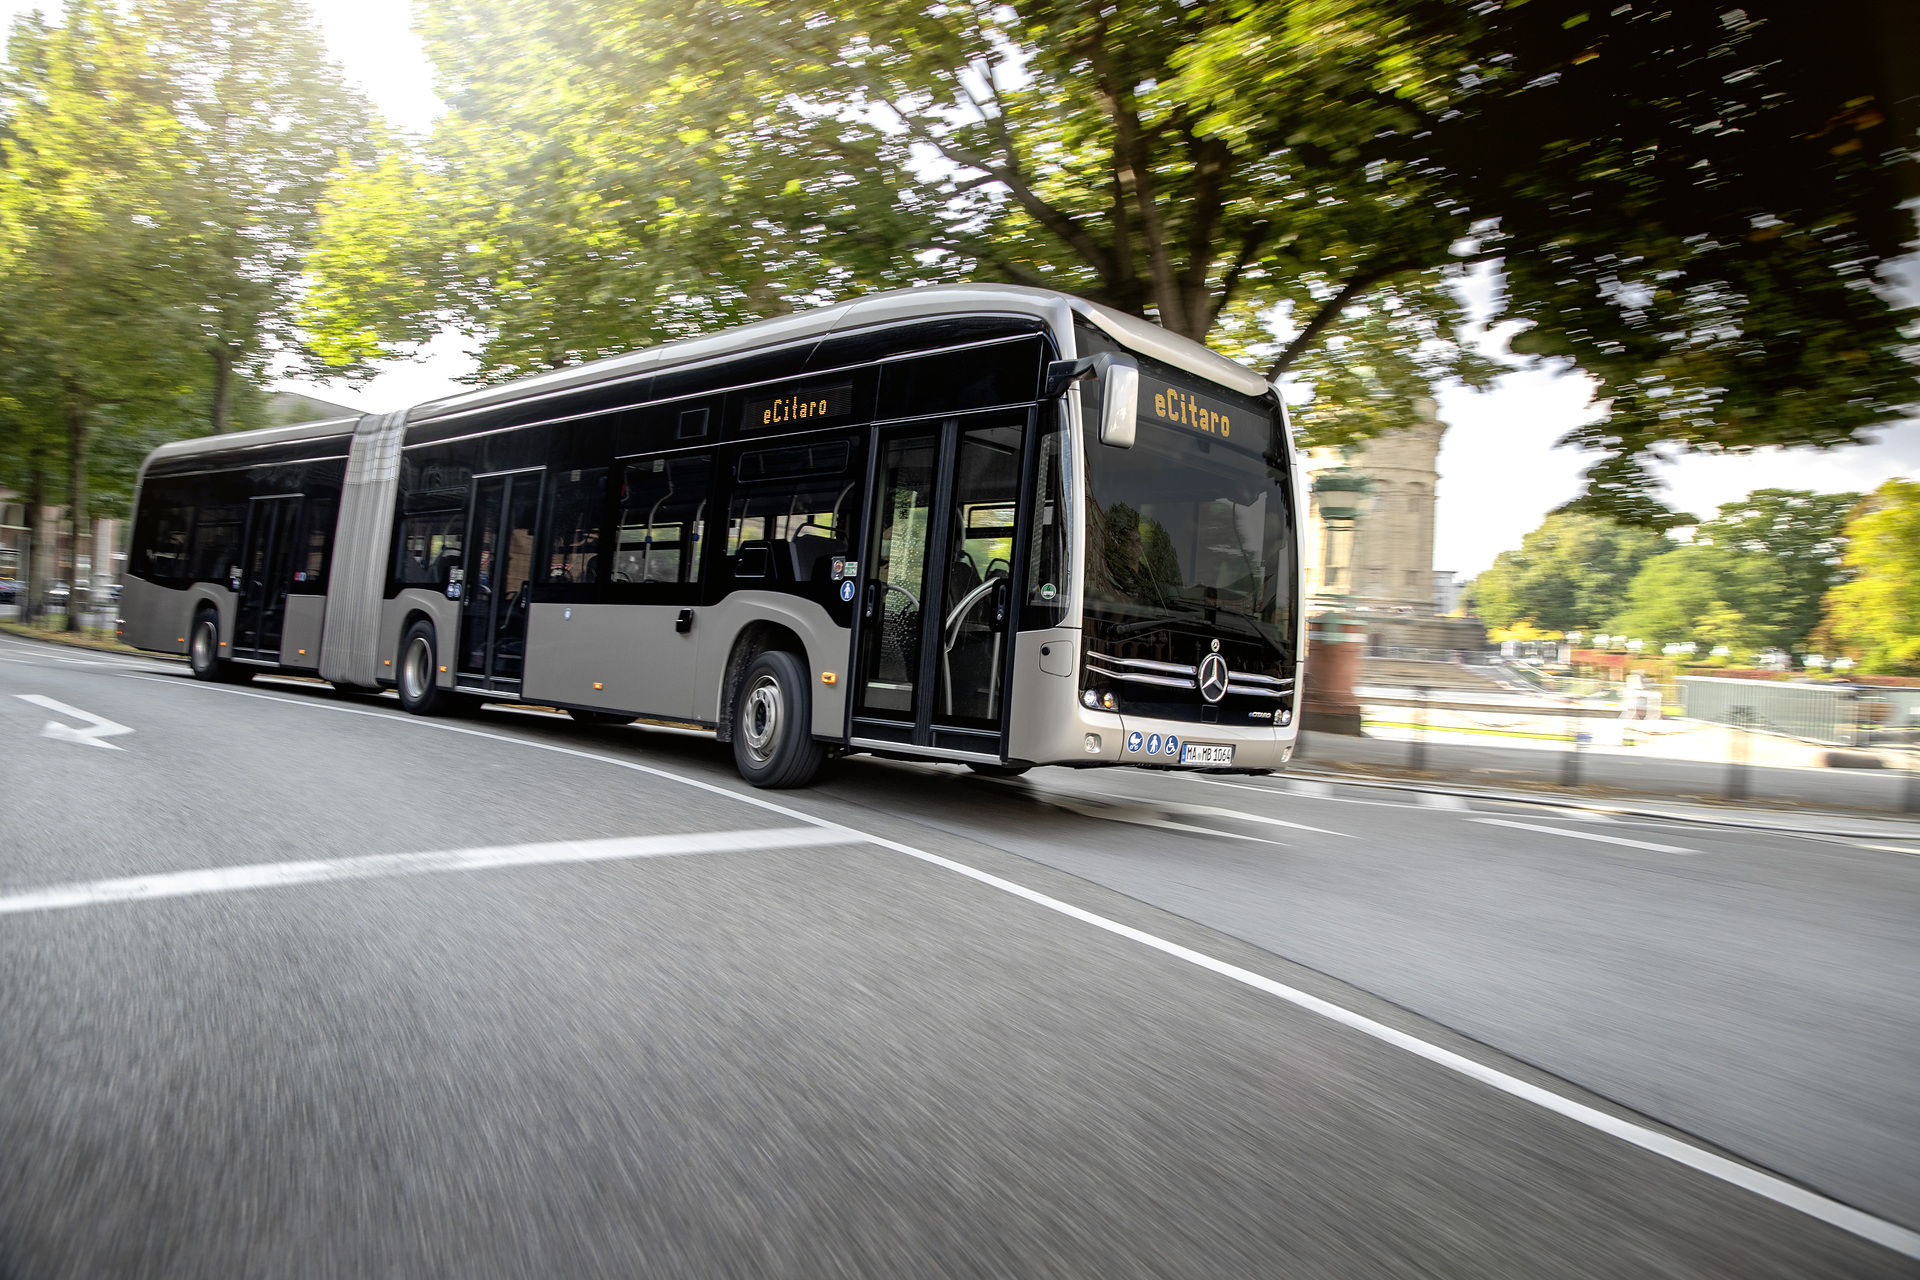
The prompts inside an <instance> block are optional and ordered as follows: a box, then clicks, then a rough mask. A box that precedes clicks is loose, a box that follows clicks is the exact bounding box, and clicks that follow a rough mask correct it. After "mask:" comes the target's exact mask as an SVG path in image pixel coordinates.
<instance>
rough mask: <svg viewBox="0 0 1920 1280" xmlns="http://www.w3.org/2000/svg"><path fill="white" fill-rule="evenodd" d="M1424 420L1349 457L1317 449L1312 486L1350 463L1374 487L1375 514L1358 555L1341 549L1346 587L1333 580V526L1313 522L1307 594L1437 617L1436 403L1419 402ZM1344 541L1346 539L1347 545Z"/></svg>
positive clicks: (1357, 542)
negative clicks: (1330, 551)
mask: <svg viewBox="0 0 1920 1280" xmlns="http://www.w3.org/2000/svg"><path fill="white" fill-rule="evenodd" d="M1414 408H1415V412H1416V413H1417V414H1418V415H1419V421H1418V422H1416V423H1415V424H1414V425H1413V426H1411V427H1408V428H1406V429H1405V430H1402V431H1389V432H1387V433H1386V434H1385V435H1381V436H1376V437H1375V438H1374V439H1372V440H1369V441H1367V442H1366V443H1364V444H1362V445H1359V446H1357V447H1356V448H1354V449H1351V450H1349V451H1348V452H1347V453H1346V455H1345V457H1344V458H1343V457H1342V454H1341V451H1340V450H1338V449H1315V450H1313V451H1312V453H1310V454H1309V455H1308V457H1307V475H1308V478H1309V482H1311V480H1312V479H1313V478H1314V477H1316V476H1318V475H1319V473H1320V472H1322V471H1325V470H1327V469H1329V468H1331V467H1337V466H1340V465H1341V463H1342V462H1343V461H1344V462H1345V463H1346V465H1348V466H1350V467H1352V468H1353V469H1354V470H1356V471H1359V472H1362V473H1364V474H1365V475H1367V476H1369V477H1371V478H1372V480H1373V507H1372V509H1371V510H1370V511H1368V512H1367V514H1366V515H1365V516H1363V517H1362V518H1361V519H1360V521H1359V525H1358V528H1357V529H1356V530H1355V532H1354V535H1353V538H1352V548H1351V552H1350V553H1348V554H1346V555H1342V554H1340V553H1342V552H1344V551H1345V550H1346V548H1345V547H1344V546H1342V545H1341V544H1340V543H1336V544H1335V552H1336V564H1335V566H1334V567H1335V570H1336V572H1337V571H1338V569H1339V568H1340V566H1339V565H1338V563H1337V561H1338V560H1340V559H1345V560H1346V561H1347V566H1348V570H1347V572H1346V573H1345V574H1344V575H1343V577H1342V580H1340V581H1336V582H1333V583H1329V582H1328V581H1327V571H1328V564H1327V527H1326V524H1325V522H1324V521H1322V520H1321V519H1320V518H1319V516H1318V515H1317V514H1316V515H1315V516H1314V518H1313V519H1312V520H1311V521H1309V528H1308V544H1307V551H1308V554H1309V556H1310V557H1311V558H1310V559H1309V560H1308V562H1307V565H1308V567H1307V590H1308V593H1309V595H1310V596H1318V595H1323V594H1329V593H1338V594H1341V595H1345V596H1347V597H1349V598H1350V599H1351V600H1352V602H1353V603H1354V604H1355V605H1358V606H1362V607H1365V608H1368V609H1374V610H1382V611H1390V612H1396V613H1412V614H1428V615H1431V614H1432V613H1434V611H1435V610H1434V574H1433V513H1434V486H1435V485H1436V484H1437V483H1438V481H1439V479H1440V472H1439V457H1440V437H1441V435H1442V434H1443V433H1444V432H1445V431H1446V429H1447V428H1446V424H1445V423H1443V422H1441V421H1440V419H1439V417H1438V416H1437V406H1436V405H1435V404H1434V403H1433V401H1431V400H1428V399H1425V398H1422V399H1419V400H1416V401H1415V402H1414ZM1344 541H1345V539H1344V538H1343V539H1341V540H1340V542H1341V543H1343V542H1344Z"/></svg>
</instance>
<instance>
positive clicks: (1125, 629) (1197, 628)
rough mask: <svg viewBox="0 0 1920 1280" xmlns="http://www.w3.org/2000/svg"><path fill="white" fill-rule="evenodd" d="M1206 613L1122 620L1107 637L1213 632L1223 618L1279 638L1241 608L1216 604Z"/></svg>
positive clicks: (1258, 634) (1260, 634) (1270, 638)
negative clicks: (1174, 632)
mask: <svg viewBox="0 0 1920 1280" xmlns="http://www.w3.org/2000/svg"><path fill="white" fill-rule="evenodd" d="M1206 614H1207V616H1206V617H1194V616H1191V615H1189V616H1186V617H1167V618H1143V619H1141V620H1140V621H1138V622H1122V623H1119V624H1117V625H1115V626H1112V627H1109V628H1108V629H1107V637H1108V639H1112V640H1125V639H1127V638H1129V637H1131V636H1139V635H1145V634H1147V633H1148V632H1150V631H1189V632H1194V633H1196V634H1199V635H1207V636H1210V635H1213V634H1214V633H1215V632H1217V631H1219V629H1220V623H1221V622H1222V621H1223V620H1229V619H1230V620H1231V621H1232V622H1233V623H1235V624H1237V625H1236V626H1234V628H1233V629H1234V630H1240V629H1242V628H1244V629H1246V630H1248V631H1250V632H1252V633H1253V635H1254V636H1255V637H1257V638H1259V639H1261V640H1265V641H1267V642H1269V643H1274V642H1275V637H1273V636H1270V635H1269V634H1268V633H1267V628H1266V627H1264V626H1263V625H1261V623H1260V622H1259V621H1258V620H1257V619H1255V618H1253V617H1251V616H1250V615H1248V614H1246V613H1243V612H1242V611H1240V610H1238V609H1230V608H1225V607H1222V606H1218V605H1216V606H1215V607H1213V608H1211V609H1208V610H1206Z"/></svg>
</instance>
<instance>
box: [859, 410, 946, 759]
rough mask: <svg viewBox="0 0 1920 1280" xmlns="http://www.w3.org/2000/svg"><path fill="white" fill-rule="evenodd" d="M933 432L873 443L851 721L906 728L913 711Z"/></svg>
mask: <svg viewBox="0 0 1920 1280" xmlns="http://www.w3.org/2000/svg"><path fill="white" fill-rule="evenodd" d="M940 439H941V437H940V433H938V432H935V433H931V434H921V433H914V434H889V435H883V436H882V437H881V438H880V444H879V452H878V455H877V458H876V461H875V465H874V496H873V516H872V519H871V520H869V521H868V523H867V527H868V528H869V529H871V530H873V534H872V536H871V538H870V539H869V540H868V551H867V560H868V563H867V565H866V573H865V575H864V578H865V582H864V587H863V590H864V593H865V599H864V601H863V603H862V605H861V613H862V623H863V625H862V628H861V641H860V647H861V650H862V652H861V655H860V669H859V670H860V688H859V689H858V690H857V691H856V700H855V702H854V707H855V711H854V714H855V715H856V716H864V717H870V718H872V719H876V720H890V721H897V722H904V723H905V724H907V725H911V724H913V723H914V721H915V719H916V717H917V714H918V712H919V710H920V702H921V701H922V700H921V699H920V698H918V697H917V696H916V692H917V691H918V689H919V688H920V680H921V671H920V666H921V663H920V656H921V643H920V641H921V631H922V625H921V624H922V619H923V617H924V615H925V613H926V598H927V548H928V546H929V545H930V542H929V540H930V538H931V536H932V534H933V515H934V493H935V487H936V480H937V472H938V468H939V463H940Z"/></svg>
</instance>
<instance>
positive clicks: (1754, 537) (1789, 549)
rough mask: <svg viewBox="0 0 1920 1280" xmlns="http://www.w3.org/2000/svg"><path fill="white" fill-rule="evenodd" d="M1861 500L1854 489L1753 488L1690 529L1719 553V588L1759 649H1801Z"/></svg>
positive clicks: (1836, 572) (1836, 575)
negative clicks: (1734, 603)
mask: <svg viewBox="0 0 1920 1280" xmlns="http://www.w3.org/2000/svg"><path fill="white" fill-rule="evenodd" d="M1859 501H1860V495H1859V494H1857V493H1813V492H1810V491H1808V490H1804V489H1756V490H1754V491H1753V492H1752V493H1750V494H1748V495H1747V496H1746V497H1745V498H1744V499H1742V500H1741V501H1739V502H1729V503H1725V504H1723V505H1722V506H1721V508H1720V513H1719V515H1717V516H1715V517H1714V518H1713V519H1712V520H1709V521H1707V522H1706V523H1704V524H1702V525H1701V526H1700V527H1699V529H1698V530H1696V531H1695V533H1694V541H1695V542H1696V543H1699V544H1703V545H1707V546H1711V547H1713V548H1714V550H1715V552H1716V553H1717V554H1716V557H1715V560H1716V562H1717V563H1718V564H1719V566H1720V568H1719V570H1718V571H1719V573H1720V574H1721V576H1722V577H1723V578H1725V579H1726V580H1727V582H1728V583H1729V585H1728V586H1726V587H1725V588H1724V594H1726V595H1727V598H1728V599H1737V600H1738V601H1739V603H1740V608H1741V610H1742V612H1743V613H1744V614H1745V615H1746V618H1747V621H1748V623H1749V624H1750V625H1752V626H1753V627H1754V628H1756V629H1757V630H1758V631H1759V633H1760V634H1761V635H1762V636H1763V638H1764V643H1763V644H1762V645H1761V647H1763V648H1778V649H1797V648H1800V647H1801V646H1803V645H1804V644H1805V643H1806V640H1807V637H1808V635H1809V634H1811V633H1812V631H1813V629H1814V628H1815V627H1816V626H1817V625H1819V622H1820V615H1821V610H1822V607H1823V605H1824V603H1825V600H1826V596H1827V593H1828V591H1829V590H1830V589H1831V588H1832V587H1833V585H1834V584H1835V583H1836V582H1838V581H1839V579H1840V576H1841V552H1842V550H1843V549H1844V547H1845V546H1846V521H1847V514H1848V513H1849V512H1850V511H1852V510H1853V509H1854V507H1855V506H1856V505H1857V504H1858V503H1859Z"/></svg>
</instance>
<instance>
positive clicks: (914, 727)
mask: <svg viewBox="0 0 1920 1280" xmlns="http://www.w3.org/2000/svg"><path fill="white" fill-rule="evenodd" d="M975 421H976V422H978V420H977V419H976V420H975ZM1025 434H1026V427H1025V424H1024V422H1020V423H1006V422H1004V421H1002V422H1000V423H996V424H993V425H988V424H986V423H979V425H975V423H966V424H963V423H961V422H960V421H959V420H955V419H949V420H948V421H947V422H945V423H943V424H942V425H941V426H940V427H938V428H937V429H934V430H928V429H926V428H918V429H909V430H906V431H901V432H898V433H889V434H882V435H881V436H880V439H879V444H878V453H877V457H876V463H875V467H874V494H873V506H872V517H871V519H870V521H869V523H868V528H869V529H870V530H871V531H872V532H871V534H870V535H869V537H868V540H867V552H866V555H867V563H866V564H865V565H863V566H862V569H863V573H862V575H861V576H862V578H863V579H864V584H865V585H864V599H863V603H862V609H861V639H860V649H861V652H860V662H859V666H858V674H859V688H858V689H856V690H855V701H854V708H855V709H854V716H855V719H856V724H855V725H854V736H855V737H862V736H869V735H871V734H872V733H874V732H875V731H876V730H879V731H882V732H883V733H884V736H885V737H887V738H888V739H890V740H893V741H910V742H913V743H917V744H919V745H922V746H946V747H956V748H959V749H963V750H971V751H980V752H985V753H989V754H993V753H997V752H998V751H999V738H998V735H999V731H1000V722H1001V710H1002V706H1003V703H1004V698H1005V685H1006V679H1005V668H1006V657H1007V645H1006V628H1007V624H1008V621H1009V613H1010V611H1011V609H1012V607H1013V602H1012V597H1011V595H1010V594H1009V580H1010V577H1011V571H1012V565H1013V557H1014V532H1015V529H1016V528H1017V527H1018V521H1017V511H1018V500H1019V493H1020V483H1021V467H1022V461H1023V459H1022V456H1021V447H1022V443H1023V441H1024V437H1025ZM923 692H926V693H928V694H929V696H922V694H923ZM862 720H864V721H868V722H869V723H868V724H866V725H864V726H863V725H862V724H860V723H858V721H862ZM874 722H879V723H874ZM889 726H890V728H891V731H887V730H888V729H889ZM948 729H951V730H954V731H958V732H946V733H943V732H942V730H948Z"/></svg>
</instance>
